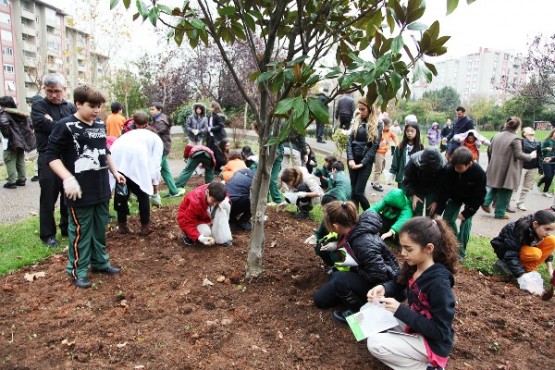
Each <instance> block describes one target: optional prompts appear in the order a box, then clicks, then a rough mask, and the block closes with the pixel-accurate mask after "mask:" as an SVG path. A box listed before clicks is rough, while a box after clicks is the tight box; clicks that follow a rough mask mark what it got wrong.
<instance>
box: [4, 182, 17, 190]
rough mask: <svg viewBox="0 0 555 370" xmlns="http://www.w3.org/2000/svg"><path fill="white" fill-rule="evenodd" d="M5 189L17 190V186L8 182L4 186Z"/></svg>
mask: <svg viewBox="0 0 555 370" xmlns="http://www.w3.org/2000/svg"><path fill="white" fill-rule="evenodd" d="M4 188H5V189H15V188H17V185H16V184H15V182H7V183H5V184H4Z"/></svg>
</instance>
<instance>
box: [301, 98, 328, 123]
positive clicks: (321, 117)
mask: <svg viewBox="0 0 555 370" xmlns="http://www.w3.org/2000/svg"><path fill="white" fill-rule="evenodd" d="M306 102H307V105H308V109H309V110H310V113H312V115H313V116H314V117H315V118H316V120H317V121H319V122H324V123H327V122H329V120H330V117H329V111H328V108H327V107H326V106H325V105H324V104H322V102H321V101H320V99H317V98H308V99H307V101H306Z"/></svg>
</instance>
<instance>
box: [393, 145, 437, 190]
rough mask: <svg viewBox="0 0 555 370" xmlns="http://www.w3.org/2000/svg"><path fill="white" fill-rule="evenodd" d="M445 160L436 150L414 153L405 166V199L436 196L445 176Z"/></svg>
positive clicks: (430, 149) (427, 149) (428, 149)
mask: <svg viewBox="0 0 555 370" xmlns="http://www.w3.org/2000/svg"><path fill="white" fill-rule="evenodd" d="M446 165H447V160H446V159H445V156H443V155H442V154H441V153H440V151H439V149H437V148H431V147H430V148H426V149H424V150H423V151H421V152H417V153H414V154H413V155H411V156H410V159H409V161H408V163H407V165H406V166H405V176H404V177H403V188H404V189H405V194H406V195H407V197H409V198H410V197H411V196H413V195H415V194H418V195H427V194H437V193H438V190H439V187H440V186H441V181H442V179H443V177H444V175H445V169H446Z"/></svg>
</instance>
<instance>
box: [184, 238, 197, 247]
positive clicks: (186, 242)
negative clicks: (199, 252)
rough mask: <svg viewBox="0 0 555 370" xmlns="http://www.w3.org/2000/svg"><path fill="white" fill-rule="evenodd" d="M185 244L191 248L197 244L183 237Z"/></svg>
mask: <svg viewBox="0 0 555 370" xmlns="http://www.w3.org/2000/svg"><path fill="white" fill-rule="evenodd" d="M183 244H185V245H187V246H189V245H193V244H195V243H194V242H193V241H192V240H191V238H189V237H188V236H187V235H183Z"/></svg>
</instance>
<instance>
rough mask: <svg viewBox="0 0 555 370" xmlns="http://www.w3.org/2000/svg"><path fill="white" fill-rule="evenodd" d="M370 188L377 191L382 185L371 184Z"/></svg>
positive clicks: (381, 189)
mask: <svg viewBox="0 0 555 370" xmlns="http://www.w3.org/2000/svg"><path fill="white" fill-rule="evenodd" d="M372 189H374V190H377V191H383V187H382V186H381V185H380V184H374V185H372Z"/></svg>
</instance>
